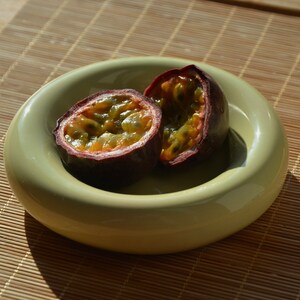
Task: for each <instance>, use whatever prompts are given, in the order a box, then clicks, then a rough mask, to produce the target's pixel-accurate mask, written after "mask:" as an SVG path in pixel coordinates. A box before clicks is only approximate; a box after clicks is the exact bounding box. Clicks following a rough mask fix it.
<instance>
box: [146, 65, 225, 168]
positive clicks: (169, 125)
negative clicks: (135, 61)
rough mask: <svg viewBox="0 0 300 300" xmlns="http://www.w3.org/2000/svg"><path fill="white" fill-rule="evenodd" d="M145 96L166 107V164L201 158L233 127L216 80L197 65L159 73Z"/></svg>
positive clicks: (163, 111)
mask: <svg viewBox="0 0 300 300" xmlns="http://www.w3.org/2000/svg"><path fill="white" fill-rule="evenodd" d="M144 95H145V96H146V97H149V98H151V99H153V100H154V101H155V102H156V104H157V105H158V106H159V107H160V108H161V110H162V114H163V123H164V130H163V145H162V151H161V154H160V161H161V162H162V164H164V165H167V166H179V165H183V164H187V162H189V161H195V160H197V161H201V160H204V159H206V158H208V157H209V156H211V155H212V153H213V152H214V151H215V150H217V149H218V148H219V147H220V146H221V145H222V144H223V142H224V140H225V138H226V136H227V133H228V128H229V121H228V103H227V101H226V99H225V96H224V94H223V92H222V90H221V88H220V87H219V85H218V84H217V83H216V81H215V80H214V79H213V78H211V76H209V75H208V74H207V73H206V72H204V71H203V70H201V69H200V68H198V67H197V66H195V65H188V66H185V67H183V68H181V69H172V70H169V71H167V72H165V73H163V74H161V75H159V76H157V77H156V78H155V79H154V80H153V81H152V83H151V84H150V85H149V86H148V87H147V88H146V89H145V91H144Z"/></svg>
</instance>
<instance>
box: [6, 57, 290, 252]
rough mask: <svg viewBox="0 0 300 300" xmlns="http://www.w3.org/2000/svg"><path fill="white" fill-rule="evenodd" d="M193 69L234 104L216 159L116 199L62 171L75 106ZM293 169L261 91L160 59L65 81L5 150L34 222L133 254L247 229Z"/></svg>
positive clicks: (51, 89)
mask: <svg viewBox="0 0 300 300" xmlns="http://www.w3.org/2000/svg"><path fill="white" fill-rule="evenodd" d="M191 63H195V64H197V65H198V66H199V67H201V68H203V69H204V70H205V71H206V72H208V73H209V74H210V75H211V76H213V77H214V79H215V80H216V81H217V82H218V83H219V84H220V86H221V87H222V89H223V91H224V93H225V96H226V97H227V100H228V102H229V108H230V109H229V118H230V127H231V130H230V134H229V137H228V139H227V141H226V143H225V144H224V147H223V148H222V149H221V150H220V151H219V152H218V153H216V155H215V158H214V159H212V160H210V161H207V162H204V163H203V164H201V165H198V166H195V167H194V168H191V169H187V170H181V171H180V172H175V173H172V174H169V173H168V174H167V173H165V171H162V170H159V169H156V170H155V171H154V172H153V173H151V174H150V175H149V176H147V177H146V178H144V179H143V180H141V181H139V182H137V183H136V184H134V185H132V186H129V187H126V188H124V189H122V190H119V191H114V192H109V191H104V190H100V189H96V188H93V187H90V186H88V185H86V184H84V183H82V182H80V181H78V180H77V179H75V178H74V177H72V176H71V175H70V174H69V173H68V172H67V171H66V170H65V169H64V168H63V166H62V163H61V161H60V159H59V156H58V153H57V149H56V147H55V143H54V141H53V138H52V135H51V132H52V130H53V128H54V127H55V123H56V120H57V119H58V118H59V117H60V116H61V115H62V114H63V113H64V112H65V111H67V110H68V109H69V107H70V106H71V105H72V104H74V103H75V102H77V101H78V100H80V99H82V98H84V97H86V96H87V95H89V94H92V93H95V92H96V91H97V90H99V89H113V88H134V89H137V90H138V91H141V92H142V91H143V90H144V88H145V87H146V86H147V85H148V84H149V83H150V82H151V80H152V79H153V78H154V77H155V76H156V75H157V74H159V73H162V72H163V71H166V70H168V69H171V68H174V67H183V66H185V65H188V64H191ZM287 161H288V148H287V141H286V137H285V133H284V129H283V127H282V125H281V123H280V121H279V119H278V117H277V115H276V113H275V112H274V110H273V108H272V107H271V106H270V105H269V104H268V102H267V101H266V100H265V98H264V97H263V96H262V95H261V94H260V93H258V92H257V90H255V89H254V88H253V87H251V86H250V85H248V84H247V83H246V82H244V81H242V80H241V79H239V78H237V77H235V76H233V75H231V74H229V73H227V72H225V71H223V70H219V69H216V68H214V67H212V66H209V65H205V64H201V63H197V62H194V61H188V60H181V59H175V58H161V57H141V58H129V59H119V60H112V61H107V62H100V63H97V64H93V65H90V66H86V67H83V68H81V69H78V70H74V71H72V72H70V73H67V74H65V75H63V76H61V77H59V78H58V79H56V80H54V81H52V82H50V83H49V84H47V85H46V86H44V87H43V88H41V89H40V90H39V91H37V92H36V93H35V94H34V95H33V96H32V97H31V98H30V99H29V100H28V101H27V102H26V103H25V104H24V105H23V106H22V108H21V109H20V110H19V112H18V113H17V115H16V116H15V118H14V120H13V122H12V123H11V125H10V128H9V131H8V133H7V138H6V142H5V166H6V171H7V175H8V179H9V182H10V185H11V187H12V189H13V191H14V193H15V195H16V197H17V198H18V199H19V201H20V202H21V203H22V205H23V206H24V207H25V209H26V210H27V211H28V212H29V213H30V214H31V215H32V216H33V217H34V218H36V219H37V220H38V221H40V222H41V223H43V224H44V225H45V226H47V227H49V228H50V229H52V230H54V231H56V232H57V233H59V234H62V235H64V236H66V237H69V238H71V239H74V240H76V241H79V242H82V243H85V244H89V245H92V246H96V247H100V248H105V249H109V250H114V251H121V252H129V253H148V254H154V253H170V252H177V251H183V250H188V249H192V248H195V247H199V246H203V245H206V244H208V243H211V242H214V241H217V240H219V239H222V238H224V237H226V236H228V235H230V234H233V233H234V232H236V231H238V230H240V229H242V228H244V227H245V226H247V225H249V224H250V223H251V222H253V221H254V220H255V219H257V218H258V217H259V216H260V215H261V214H262V213H264V212H265V210H266V209H268V207H269V206H270V205H271V204H272V203H273V201H274V200H275V199H276V197H277V195H278V194H279V192H280V190H281V188H282V185H283V182H284V179H285V175H286V171H287Z"/></svg>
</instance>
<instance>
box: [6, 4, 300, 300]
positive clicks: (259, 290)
mask: <svg viewBox="0 0 300 300" xmlns="http://www.w3.org/2000/svg"><path fill="white" fill-rule="evenodd" d="M299 32H300V18H299V17H296V16H289V15H286V14H285V15H283V14H279V13H274V12H267V11H260V10H256V9H251V8H245V7H240V6H234V5H227V4H222V3H217V2H209V1H201V0H187V1H181V0H172V1H171V0H152V1H151V0H150V1H140V0H106V1H98V0H87V1H77V0H63V1H61V0H52V1H43V0H28V1H27V2H26V3H25V5H24V6H23V7H22V8H21V9H20V11H19V12H18V13H17V15H16V16H15V17H14V18H13V19H12V20H11V21H10V22H9V24H7V25H6V26H5V27H4V28H3V29H2V32H0V74H1V79H0V103H1V111H0V157H1V160H0V190H1V193H0V298H1V299H80V300H81V299H278V300H279V299H280V300H281V299H294V300H299V299H300V183H299V179H300V168H299V158H300V155H299V150H300V147H299V146H300V139H299V131H300V121H299V116H300V99H299V95H300V64H299V61H300V34H299ZM140 55H161V56H176V57H182V58H187V59H193V60H196V61H199V62H206V63H209V64H212V65H215V66H216V67H219V68H223V69H225V70H227V71H229V72H232V73H233V74H235V75H237V76H240V77H242V78H243V79H245V80H247V81H248V82H249V83H250V84H252V85H253V86H255V87H256V88H257V89H258V90H260V91H261V92H262V93H263V94H264V95H265V96H266V97H267V99H268V100H269V101H270V103H271V104H272V105H273V106H274V107H275V109H276V110H277V112H278V113H279V116H280V117H281V120H282V122H283V124H284V126H285V128H286V132H287V136H288V140H289V146H290V159H289V172H288V176H287V179H286V182H285V185H284V188H283V190H282V192H281V194H280V196H279V197H278V198H277V199H276V201H275V202H274V204H273V205H272V207H271V208H270V209H269V210H268V211H267V212H266V213H265V214H264V215H263V216H262V217H261V218H259V219H258V220H257V221H256V222H254V223H253V224H252V225H250V226H248V227H247V228H245V229H244V230H242V231H240V232H238V233H237V234H235V235H233V236H231V237H229V238H226V239H224V240H222V241H219V242H217V243H214V244H211V245H209V246H206V247H203V248H200V249H195V250H192V251H188V252H184V253H179V254H172V255H161V256H134V255H125V254H117V253H110V252H106V251H102V250H98V249H92V248H89V247H86V246H83V245H80V244H78V243H75V242H72V241H70V240H68V239H65V238H63V237H61V236H59V235H57V234H55V233H53V232H51V231H49V230H48V229H46V228H45V227H43V226H42V225H40V224H39V223H38V222H37V221H35V220H34V219H33V218H32V217H31V216H29V215H28V214H27V213H25V212H24V210H23V208H22V207H21V205H20V204H19V203H18V201H17V200H16V198H15V197H14V195H13V193H12V191H11V189H10V187H9V186H8V182H7V179H6V175H5V169H4V163H3V144H4V140H5V133H6V130H7V128H8V126H9V123H10V121H11V119H12V118H13V116H14V114H15V113H16V112H17V110H18V109H19V107H20V106H21V105H22V103H24V101H25V100H26V99H27V98H28V97H29V96H30V95H32V94H33V93H34V92H35V91H36V90H38V89H39V88H40V87H41V86H42V85H43V84H45V83H46V82H48V81H50V80H52V79H54V78H55V77H57V76H59V75H61V74H63V73H65V72H67V71H70V70H72V69H75V68H77V67H80V66H83V65H86V64H89V63H93V62H97V61H103V60H107V59H111V58H119V57H126V56H140Z"/></svg>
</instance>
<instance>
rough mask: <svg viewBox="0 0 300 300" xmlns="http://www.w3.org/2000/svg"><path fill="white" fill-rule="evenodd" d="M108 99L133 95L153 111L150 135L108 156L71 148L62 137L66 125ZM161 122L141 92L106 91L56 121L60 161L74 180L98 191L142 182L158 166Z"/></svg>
mask: <svg viewBox="0 0 300 300" xmlns="http://www.w3.org/2000/svg"><path fill="white" fill-rule="evenodd" d="M106 95H130V96H132V97H133V99H134V101H135V102H138V103H139V104H140V105H141V106H143V107H147V109H149V110H151V112H152V113H151V114H152V117H153V119H152V127H151V129H150V130H149V132H148V133H147V134H146V135H145V136H144V137H143V139H142V140H141V141H138V142H135V143H134V144H132V145H130V146H128V147H126V148H123V149H122V150H115V151H110V152H107V153H105V152H99V153H88V152H83V151H78V150H76V149H74V148H72V147H71V146H68V144H67V143H66V141H65V140H64V138H63V136H62V133H61V131H62V130H63V129H62V127H63V126H64V121H65V120H66V119H68V118H69V117H71V116H72V115H74V114H76V112H77V111H78V110H80V109H81V108H83V107H85V106H88V104H89V103H90V102H93V101H95V100H96V99H99V98H101V97H105V96H106ZM161 119H162V114H161V110H160V109H159V108H158V107H157V106H156V105H155V103H154V102H153V101H152V100H151V99H148V98H147V97H145V96H144V95H142V94H140V93H139V92H137V91H135V90H133V89H122V90H105V91H100V92H97V93H95V94H93V95H90V96H88V97H87V98H85V99H83V100H81V101H79V102H77V103H76V104H75V105H73V106H72V107H71V108H70V109H69V110H68V111H67V112H66V113H65V114H64V115H63V116H61V117H60V118H59V119H58V120H57V125H56V127H55V129H54V130H53V135H54V139H55V142H56V146H57V148H58V151H59V155H60V158H61V161H62V163H63V165H64V166H65V168H66V169H67V170H68V171H69V172H70V173H71V174H72V175H73V176H75V177H76V178H78V179H80V180H81V181H83V182H85V183H87V184H89V185H92V186H95V187H98V188H115V187H120V186H123V185H128V184H130V183H133V182H135V181H137V180H139V179H140V178H142V177H143V176H145V175H146V174H147V173H149V172H150V171H151V170H152V169H153V168H154V167H155V166H156V164H157V162H158V159H159V155H160V152H161V147H162V122H161Z"/></svg>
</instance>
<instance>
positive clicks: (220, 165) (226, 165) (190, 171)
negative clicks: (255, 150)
mask: <svg viewBox="0 0 300 300" xmlns="http://www.w3.org/2000/svg"><path fill="white" fill-rule="evenodd" d="M246 159H247V146H246V143H245V141H244V140H243V138H242V137H241V136H240V135H239V134H238V133H237V132H236V131H234V130H233V129H230V130H229V133H228V136H227V138H226V140H225V141H224V144H223V146H222V147H221V148H220V149H218V150H217V151H216V152H215V153H214V154H213V155H212V156H211V157H210V158H209V159H206V160H205V161H203V162H199V163H196V164H193V165H189V166H186V167H180V168H178V169H171V170H170V169H166V168H161V167H157V168H156V169H155V170H154V171H153V172H152V173H150V174H149V175H148V176H146V177H145V178H143V179H141V180H140V181H138V182H136V183H134V184H132V185H130V186H126V187H123V188H122V189H120V190H117V192H119V193H124V194H138V195H139V194H149V195H151V194H164V193H171V192H178V191H182V190H185V189H189V188H192V187H195V186H198V185H201V184H204V183H206V182H208V181H210V180H212V179H213V178H215V177H217V176H218V175H220V174H221V173H223V172H225V171H226V170H229V169H233V168H238V167H243V166H244V165H245V163H246ZM114 191H115V190H114Z"/></svg>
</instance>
